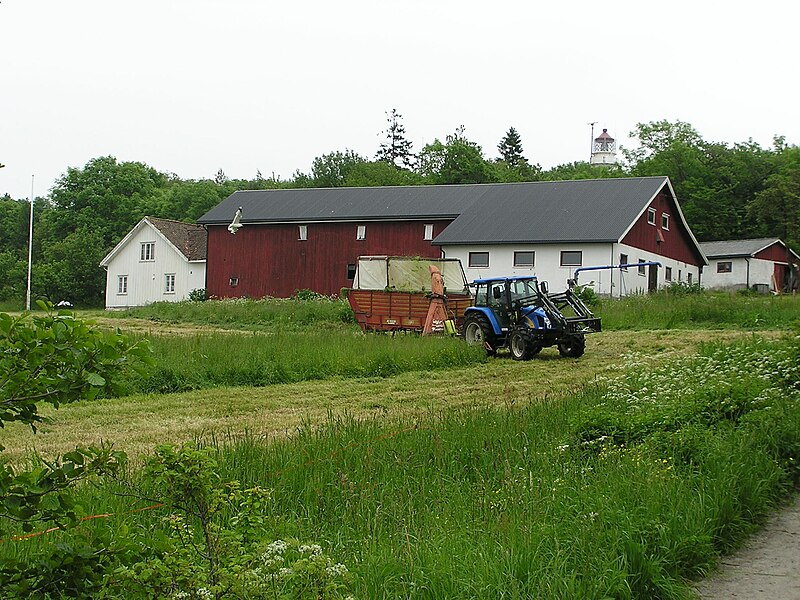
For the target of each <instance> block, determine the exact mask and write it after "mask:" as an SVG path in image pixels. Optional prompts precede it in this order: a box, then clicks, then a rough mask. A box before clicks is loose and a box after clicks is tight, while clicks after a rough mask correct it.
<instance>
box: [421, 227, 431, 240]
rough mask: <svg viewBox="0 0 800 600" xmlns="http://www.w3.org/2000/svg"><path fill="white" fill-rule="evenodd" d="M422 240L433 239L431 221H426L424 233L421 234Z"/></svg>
mask: <svg viewBox="0 0 800 600" xmlns="http://www.w3.org/2000/svg"><path fill="white" fill-rule="evenodd" d="M422 239H423V240H432V239H433V223H427V224H426V225H425V235H423V236H422Z"/></svg>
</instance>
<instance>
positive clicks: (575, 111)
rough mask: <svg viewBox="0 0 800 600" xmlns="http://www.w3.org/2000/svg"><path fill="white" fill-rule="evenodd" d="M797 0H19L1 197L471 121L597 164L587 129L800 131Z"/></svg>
mask: <svg viewBox="0 0 800 600" xmlns="http://www.w3.org/2000/svg"><path fill="white" fill-rule="evenodd" d="M799 24H800V3H798V2H796V1H795V0H784V1H780V2H778V1H773V0H763V1H761V2H742V1H739V0H734V1H729V2H721V1H714V2H712V1H708V0H706V1H704V0H693V1H685V0H673V1H672V2H647V1H643V0H635V1H624V2H615V1H612V0H608V1H606V2H602V1H598V0H595V1H592V2H588V1H582V0H576V1H563V0H562V1H558V0H552V1H549V2H541V1H539V2H536V1H533V0H528V1H504V0H494V1H490V0H484V1H473V0H458V1H457V0H427V1H425V0H404V1H394V0H388V1H386V0H384V1H381V0H338V1H336V2H332V1H330V0H329V1H322V0H314V1H312V0H294V1H285V2H274V1H266V0H264V1H256V0H227V1H223V0H160V1H156V0H138V1H136V2H131V1H123V0H2V1H1V3H0V81H1V82H2V87H1V88H0V163H2V164H5V165H6V167H5V168H3V169H0V195H2V194H3V193H9V194H10V195H11V196H13V197H14V198H27V197H28V196H29V195H30V192H31V176H32V175H35V180H34V183H35V187H34V189H35V194H36V195H37V196H42V195H45V194H46V193H47V191H48V190H49V189H50V188H51V187H52V186H53V184H54V182H55V180H56V179H57V178H58V177H59V176H60V175H61V174H63V173H64V172H65V171H66V169H67V168H68V167H83V166H84V165H85V164H86V162H87V161H89V160H90V159H92V158H95V157H98V156H106V155H112V156H115V157H116V158H117V159H118V160H120V161H128V160H136V161H141V162H144V163H147V164H148V165H151V166H153V167H155V168H156V169H158V170H160V171H164V172H171V173H175V174H177V175H178V176H179V177H181V178H184V179H189V178H193V179H198V178H210V177H213V176H214V175H215V174H216V172H217V170H218V169H220V168H221V169H223V170H224V171H225V173H226V174H227V175H228V176H229V177H230V178H252V177H254V176H255V174H256V171H257V170H260V171H261V173H262V174H263V175H264V177H268V176H270V175H271V174H272V173H274V174H275V175H278V176H280V177H282V178H284V179H286V178H289V177H291V176H292V174H293V173H294V172H295V171H296V170H298V169H299V170H300V171H303V172H309V171H310V169H311V162H312V160H313V159H314V157H316V156H320V155H321V154H324V153H328V152H331V151H335V150H344V149H345V148H349V149H352V150H354V151H356V152H358V153H360V154H362V155H365V156H367V157H369V158H371V157H373V156H374V155H375V152H376V151H377V149H378V146H379V144H380V142H381V139H382V138H381V135H380V134H381V132H382V131H383V130H384V129H385V128H386V112H387V111H389V110H390V109H392V108H397V109H398V111H399V112H400V113H401V114H402V115H403V117H404V119H403V122H404V124H405V127H406V131H407V135H408V138H409V139H410V140H411V141H412V142H413V144H414V146H413V150H414V151H419V150H420V149H421V148H422V147H423V146H424V145H425V144H426V143H428V142H431V141H433V140H434V139H435V138H437V137H438V138H440V139H442V140H443V139H444V137H445V136H446V135H448V134H450V133H452V132H453V131H454V130H455V129H456V128H457V127H458V126H459V125H462V124H463V125H464V126H465V127H466V135H467V137H468V138H469V139H471V140H473V141H475V142H477V143H478V144H480V145H481V146H482V148H483V151H484V154H485V155H486V156H487V157H489V158H494V157H496V156H497V155H498V153H497V144H498V142H499V141H500V139H501V138H502V136H503V135H504V133H505V132H506V131H507V130H508V128H509V127H510V126H514V127H516V128H517V130H518V131H519V132H520V134H521V136H522V142H523V146H524V150H525V154H526V156H527V157H528V159H529V160H531V161H532V162H536V163H539V164H541V165H542V166H543V167H544V168H549V167H552V166H555V165H557V164H561V163H566V162H572V161H575V160H586V159H588V154H589V150H590V138H591V134H590V126H589V123H590V122H592V121H596V122H597V125H596V126H595V127H596V128H595V134H598V133H599V132H600V130H601V129H602V128H603V127H606V128H608V130H609V133H610V134H611V135H612V136H613V137H615V138H616V139H617V140H618V142H619V143H621V144H623V145H626V144H628V145H630V143H629V141H628V139H627V135H628V133H629V132H630V131H631V130H633V128H634V126H635V124H636V123H638V122H648V121H655V120H660V119H669V120H682V121H686V122H689V123H691V124H692V125H694V127H695V128H696V129H697V130H698V131H699V132H700V134H701V135H702V136H703V137H704V138H705V139H706V140H709V141H718V142H727V143H734V142H740V141H745V140H747V139H748V138H753V140H754V141H756V142H758V143H759V144H761V145H762V146H765V147H769V146H771V144H772V138H773V136H774V135H776V134H778V135H784V136H786V138H787V140H788V142H790V143H794V144H797V143H800V110H798V107H800V76H799V75H798V69H797V62H798V57H799V56H800V44H799V43H798V35H799V34H798V26H799Z"/></svg>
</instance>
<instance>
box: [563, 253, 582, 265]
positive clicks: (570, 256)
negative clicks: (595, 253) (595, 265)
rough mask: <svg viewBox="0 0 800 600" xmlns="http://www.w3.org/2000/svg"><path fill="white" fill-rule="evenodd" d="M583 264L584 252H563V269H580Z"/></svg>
mask: <svg viewBox="0 0 800 600" xmlns="http://www.w3.org/2000/svg"><path fill="white" fill-rule="evenodd" d="M582 264H583V251H582V250H562V251H561V266H562V267H580V266H581V265H582Z"/></svg>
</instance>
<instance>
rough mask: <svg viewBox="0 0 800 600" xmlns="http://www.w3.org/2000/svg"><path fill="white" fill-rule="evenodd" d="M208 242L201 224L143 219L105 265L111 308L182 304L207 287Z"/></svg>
mask: <svg viewBox="0 0 800 600" xmlns="http://www.w3.org/2000/svg"><path fill="white" fill-rule="evenodd" d="M206 238H207V234H206V230H205V228H203V227H202V226H201V225H194V224H192V223H183V222H181V221H171V220H169V219H159V218H156V217H144V218H143V219H142V220H141V221H139V223H137V224H136V226H135V227H134V228H133V229H132V230H131V231H130V232H129V233H128V235H126V236H125V237H124V238H123V239H122V240H121V241H120V242H119V243H118V244H117V245H116V246H115V247H114V249H113V250H112V251H111V252H109V253H108V255H106V257H105V258H104V259H103V260H102V261H101V262H100V266H101V267H104V268H105V269H106V303H105V304H106V309H125V308H131V307H134V306H144V305H146V304H150V303H152V302H158V301H166V302H178V301H180V300H186V299H187V298H188V297H189V293H190V292H191V291H192V290H195V289H202V288H205V280H206V246H207V243H206Z"/></svg>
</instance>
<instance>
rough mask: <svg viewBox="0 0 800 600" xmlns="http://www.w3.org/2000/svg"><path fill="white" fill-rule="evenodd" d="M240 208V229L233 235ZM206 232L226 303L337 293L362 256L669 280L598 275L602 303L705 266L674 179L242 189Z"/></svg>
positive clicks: (212, 279)
mask: <svg viewBox="0 0 800 600" xmlns="http://www.w3.org/2000/svg"><path fill="white" fill-rule="evenodd" d="M240 207H241V209H242V211H241V216H240V219H239V224H240V225H241V226H240V227H238V228H236V227H230V228H229V225H230V224H231V223H232V221H233V220H234V217H235V215H236V213H237V210H238V209H239V208H240ZM198 222H199V223H201V224H204V225H205V226H206V227H207V229H208V263H207V280H206V281H207V283H206V288H207V290H208V293H209V294H211V295H213V296H216V297H220V298H225V297H245V296H246V297H263V296H279V297H286V296H290V295H292V294H293V293H294V292H295V291H297V290H300V289H310V290H313V291H316V292H319V293H324V294H337V293H339V291H340V289H341V288H343V287H349V286H350V285H351V284H352V281H353V276H354V271H355V265H356V263H357V258H358V257H359V256H363V255H395V256H425V257H431V258H437V257H440V256H442V255H445V254H446V255H447V256H448V257H453V258H460V259H461V260H462V263H463V264H464V267H465V269H467V273H468V275H469V276H470V277H482V276H494V275H511V274H534V275H538V276H540V277H544V278H548V279H551V281H553V282H554V283H563V282H561V281H558V282H557V280H562V279H563V280H566V278H567V277H568V276H569V275H570V274H571V272H572V271H573V270H574V268H575V267H576V266H587V265H597V264H604V265H609V264H619V263H618V262H617V261H620V260H621V261H622V262H628V261H630V262H633V263H636V262H637V261H644V260H646V261H648V262H649V261H659V262H661V263H662V264H663V274H662V275H661V276H659V275H658V273H657V272H656V271H655V267H654V268H653V269H651V270H650V271H649V272H648V274H647V275H646V277H644V278H643V279H640V277H641V274H643V273H644V269H643V268H642V269H634V270H633V275H632V276H630V277H628V283H626V279H625V278H626V275H625V274H623V272H622V270H619V271H618V273H617V274H605V275H602V276H599V279H600V284H601V285H599V287H598V288H597V291H598V293H604V294H611V295H624V293H626V292H630V291H634V290H638V289H642V288H644V289H653V288H654V287H656V286H657V285H660V284H664V283H668V282H670V281H673V280H674V281H678V280H681V281H686V280H689V281H690V282H691V281H692V280H693V281H694V282H696V281H697V280H698V279H697V278H698V276H699V273H700V267H701V265H703V264H706V260H705V257H704V255H703V253H702V251H701V250H700V248H699V246H698V245H697V241H696V240H695V239H694V236H693V235H692V233H691V231H690V230H689V227H688V225H687V224H686V221H685V219H684V218H683V215H682V213H681V211H680V207H679V206H678V203H677V199H676V198H675V195H674V193H673V192H672V188H671V186H670V185H669V180H668V179H667V178H666V177H639V178H622V179H598V180H583V181H550V182H532V183H515V184H481V185H447V186H441V185H440V186H407V187H381V188H330V189H288V190H259V191H240V192H236V193H234V194H232V195H231V196H230V197H228V198H227V199H225V200H224V201H223V202H222V203H220V204H219V205H218V206H216V207H215V208H214V209H212V210H211V211H209V212H208V213H206V214H205V215H203V217H201V218H200V219H199V220H198ZM230 230H233V231H235V233H234V234H232V233H231V232H230ZM576 261H578V262H576ZM603 277H605V280H607V285H606V284H604V283H603Z"/></svg>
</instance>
